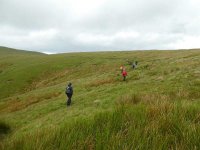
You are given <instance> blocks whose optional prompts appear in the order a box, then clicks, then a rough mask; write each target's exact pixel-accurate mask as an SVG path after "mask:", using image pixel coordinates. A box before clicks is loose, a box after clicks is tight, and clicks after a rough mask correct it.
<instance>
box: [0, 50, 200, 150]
mask: <svg viewBox="0 0 200 150" xmlns="http://www.w3.org/2000/svg"><path fill="white" fill-rule="evenodd" d="M3 53H4V56H2V55H0V57H1V58H0V82H1V85H0V92H1V95H0V113H1V115H0V120H1V122H0V127H1V138H2V144H1V146H2V148H3V149H35V148H37V149H38V147H40V148H39V149H57V148H58V149H84V148H85V149H131V148H136V149H156V147H153V145H156V146H157V147H158V148H160V149H163V148H176V147H178V148H179V149H181V148H189V149H190V148H197V149H198V148H200V145H199V143H198V141H199V140H200V139H199V137H200V128H199V125H200V103H199V100H200V92H199V91H200V51H199V50H180V51H133V52H96V53H95V52H94V53H69V54H56V55H45V54H39V53H37V54H35V53H30V54H28V55H27V54H26V55H25V54H23V53H22V54H21V53H20V54H17V55H15V54H14V55H10V54H9V55H7V54H6V51H4V52H3ZM8 53H10V52H8ZM17 53H18V52H17ZM135 60H137V61H138V62H139V65H138V67H137V68H136V69H135V70H133V69H132V68H131V66H130V65H129V64H128V62H129V61H135ZM122 64H123V65H125V66H126V69H127V71H128V77H127V80H126V81H125V82H124V81H122V77H121V74H120V70H119V67H120V66H121V65H122ZM69 81H71V82H72V83H73V86H74V95H73V98H72V106H70V107H69V108H67V107H66V104H65V102H66V100H65V99H66V96H65V93H64V91H65V87H66V84H67V82H69ZM27 139H29V140H27ZM189 142H190V143H191V144H189ZM81 145H82V146H83V147H82V146H81Z"/></svg>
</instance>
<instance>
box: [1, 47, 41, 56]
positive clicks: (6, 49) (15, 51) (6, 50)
mask: <svg viewBox="0 0 200 150" xmlns="http://www.w3.org/2000/svg"><path fill="white" fill-rule="evenodd" d="M4 54H5V55H8V54H26V55H27V54H28V55H30V54H35V55H39V54H40V55H41V54H43V53H40V52H34V51H26V50H20V49H14V48H9V47H4V46H0V55H4Z"/></svg>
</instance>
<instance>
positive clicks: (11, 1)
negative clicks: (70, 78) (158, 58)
mask: <svg viewBox="0 0 200 150" xmlns="http://www.w3.org/2000/svg"><path fill="white" fill-rule="evenodd" d="M0 46H7V47H12V48H19V49H26V50H35V51H40V52H48V53H59V52H77V51H101V50H106V51H108V50H143V49H181V48H185V49H187V48H200V0H165V1H164V0H0Z"/></svg>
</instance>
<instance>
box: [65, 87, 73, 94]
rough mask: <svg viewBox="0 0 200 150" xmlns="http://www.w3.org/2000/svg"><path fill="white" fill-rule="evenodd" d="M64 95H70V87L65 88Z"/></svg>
mask: <svg viewBox="0 0 200 150" xmlns="http://www.w3.org/2000/svg"><path fill="white" fill-rule="evenodd" d="M65 93H66V94H71V93H72V89H71V87H69V86H68V87H67V88H66V92H65Z"/></svg>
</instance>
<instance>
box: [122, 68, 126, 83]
mask: <svg viewBox="0 0 200 150" xmlns="http://www.w3.org/2000/svg"><path fill="white" fill-rule="evenodd" d="M122 76H123V81H125V80H126V76H127V72H126V70H125V69H123V71H122Z"/></svg>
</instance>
